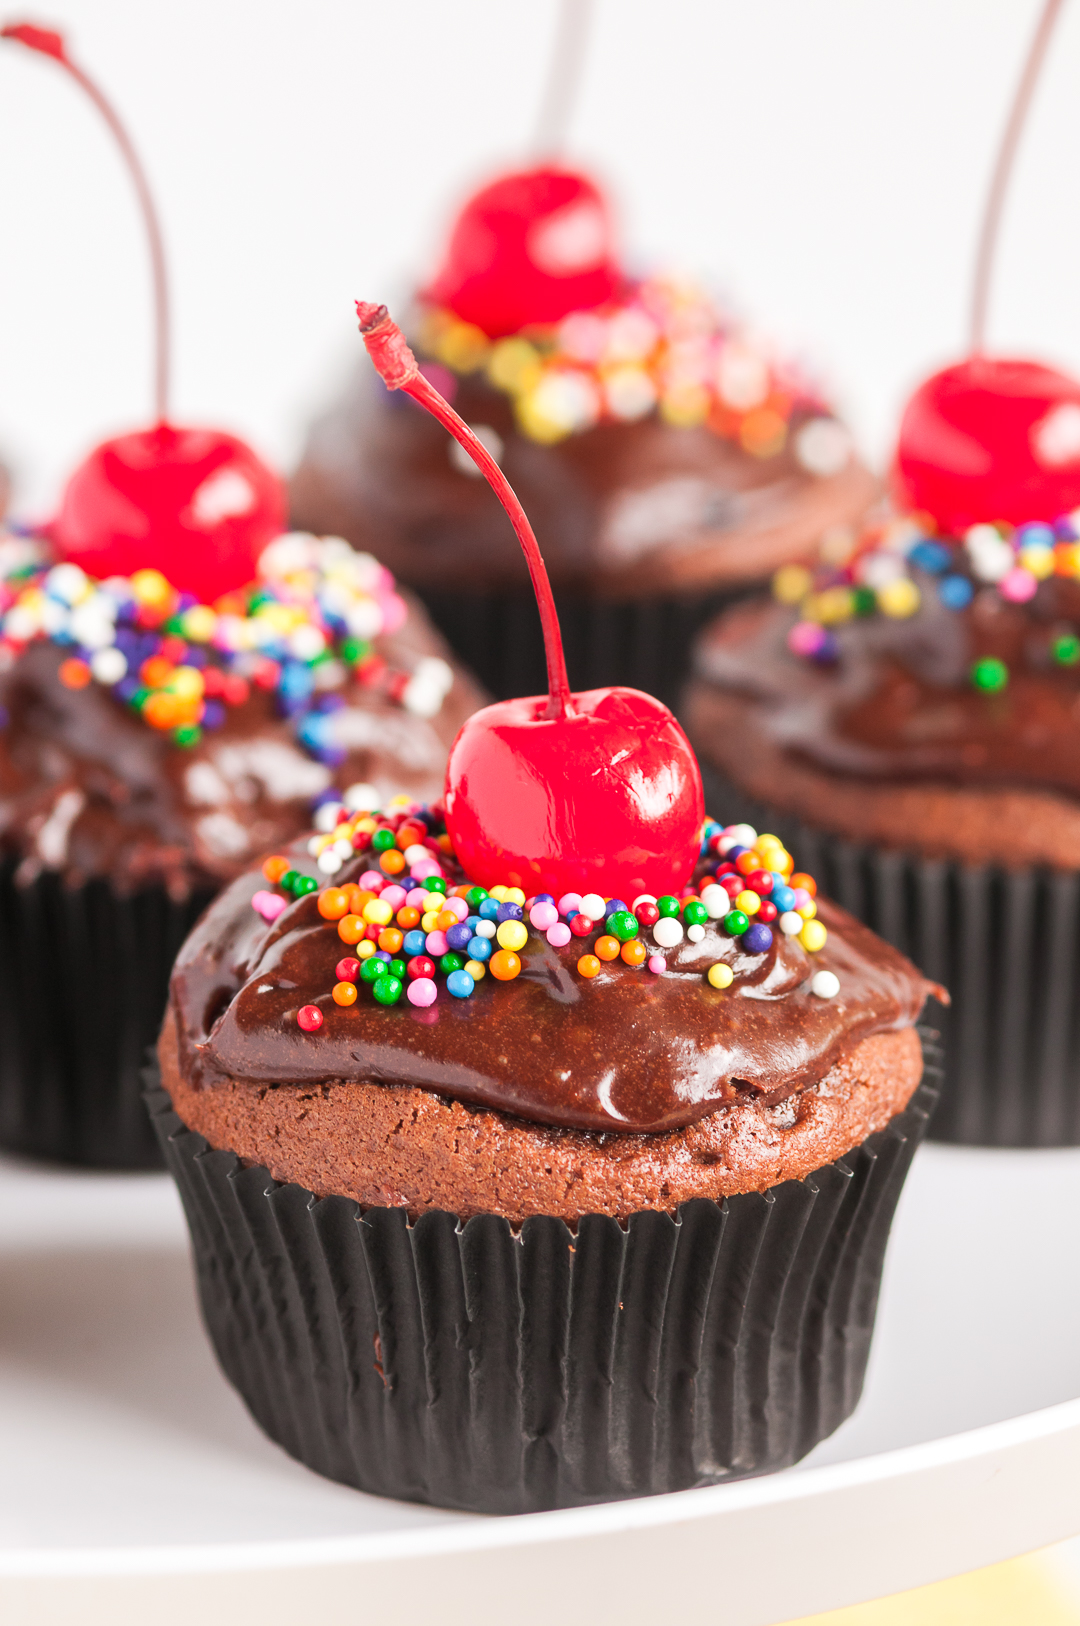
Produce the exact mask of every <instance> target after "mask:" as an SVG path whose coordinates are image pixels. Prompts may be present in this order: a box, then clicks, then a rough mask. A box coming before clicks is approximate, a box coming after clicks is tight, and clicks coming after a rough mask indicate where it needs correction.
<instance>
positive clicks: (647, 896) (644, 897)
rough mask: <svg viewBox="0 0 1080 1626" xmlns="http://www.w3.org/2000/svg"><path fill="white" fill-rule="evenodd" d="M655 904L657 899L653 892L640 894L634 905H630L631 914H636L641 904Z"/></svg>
mask: <svg viewBox="0 0 1080 1626" xmlns="http://www.w3.org/2000/svg"><path fill="white" fill-rule="evenodd" d="M655 902H656V899H655V898H654V897H653V895H652V893H651V892H639V893H638V895H637V897H636V898H635V899H634V901H633V903H632V904H631V905H630V913H631V914H633V913H634V911H635V910H636V909H637V906H638V904H639V903H655Z"/></svg>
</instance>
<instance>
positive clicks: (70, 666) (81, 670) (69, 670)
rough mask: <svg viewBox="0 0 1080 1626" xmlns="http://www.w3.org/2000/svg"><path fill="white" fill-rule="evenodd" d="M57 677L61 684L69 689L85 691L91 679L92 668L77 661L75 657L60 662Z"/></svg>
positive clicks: (83, 662)
mask: <svg viewBox="0 0 1080 1626" xmlns="http://www.w3.org/2000/svg"><path fill="white" fill-rule="evenodd" d="M57 675H58V676H59V678H60V682H61V683H62V684H63V685H64V687H65V688H68V689H85V688H86V685H87V684H88V683H89V682H90V677H91V673H90V668H89V667H88V666H87V664H86V662H85V661H80V660H78V659H76V657H75V656H72V658H71V659H70V660H67V661H61V662H60V670H59V673H58V674H57Z"/></svg>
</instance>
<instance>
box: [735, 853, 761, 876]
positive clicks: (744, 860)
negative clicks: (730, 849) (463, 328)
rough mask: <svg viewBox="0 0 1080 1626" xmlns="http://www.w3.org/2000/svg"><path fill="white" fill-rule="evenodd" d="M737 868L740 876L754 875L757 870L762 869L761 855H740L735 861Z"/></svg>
mask: <svg viewBox="0 0 1080 1626" xmlns="http://www.w3.org/2000/svg"><path fill="white" fill-rule="evenodd" d="M735 868H736V869H737V870H738V872H739V874H740V875H752V874H753V873H754V871H755V870H756V869H760V868H761V854H760V853H740V854H739V856H738V858H736V860H735Z"/></svg>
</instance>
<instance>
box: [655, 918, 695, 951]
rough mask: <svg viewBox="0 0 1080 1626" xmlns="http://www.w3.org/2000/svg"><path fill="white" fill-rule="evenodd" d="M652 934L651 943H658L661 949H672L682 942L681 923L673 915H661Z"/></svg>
mask: <svg viewBox="0 0 1080 1626" xmlns="http://www.w3.org/2000/svg"><path fill="white" fill-rule="evenodd" d="M652 934H653V941H654V942H655V943H659V945H660V947H661V948H674V947H675V946H676V944H678V943H681V942H682V940H683V927H682V921H681V920H676V919H675V916H674V915H661V917H660V919H659V920H658V921H657V922H656V925H655V926H654V927H653V929H652ZM703 935H704V934H703Z"/></svg>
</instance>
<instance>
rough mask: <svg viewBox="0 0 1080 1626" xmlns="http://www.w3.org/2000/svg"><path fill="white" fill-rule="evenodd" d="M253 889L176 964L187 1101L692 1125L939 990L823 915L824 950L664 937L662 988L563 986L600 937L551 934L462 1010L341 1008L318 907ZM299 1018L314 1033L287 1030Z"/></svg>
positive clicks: (847, 1046) (485, 982) (614, 979)
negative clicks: (265, 1101) (398, 1093)
mask: <svg viewBox="0 0 1080 1626" xmlns="http://www.w3.org/2000/svg"><path fill="white" fill-rule="evenodd" d="M729 845H730V843H729ZM740 850H741V849H740ZM276 862H278V863H279V864H280V862H281V861H280V860H279V861H276ZM289 862H290V863H291V864H292V865H293V866H294V869H293V870H292V871H291V872H290V874H291V875H293V876H301V877H303V876H310V877H311V878H312V881H313V882H315V880H316V878H317V877H318V875H319V871H318V869H317V868H316V866H315V863H314V862H313V860H312V858H311V856H310V853H309V852H308V850H307V848H306V846H305V845H304V844H299V843H298V844H297V845H296V846H295V847H293V848H292V849H291V850H290V854H289ZM366 862H367V860H365V859H363V858H360V857H358V858H357V859H355V860H354V861H353V862H352V863H351V864H349V865H347V866H346V867H345V868H344V869H343V870H342V871H341V872H340V874H338V875H335V877H334V883H335V886H336V887H343V888H344V887H347V886H348V884H349V883H350V881H355V880H356V878H357V877H359V875H360V873H361V871H362V870H363V869H364V866H365V863H366ZM715 867H716V865H715V856H713V857H711V858H710V859H709V860H703V863H702V865H701V866H699V869H698V871H697V877H698V884H699V886H700V887H701V890H702V892H704V891H705V887H704V886H703V885H701V883H702V882H704V881H707V880H709V879H710V878H711V873H712V871H713V870H714V869H715ZM728 867H729V868H730V866H728ZM447 868H448V869H452V865H451V864H449V863H448V864H447ZM286 879H288V877H287V878H286ZM299 884H300V885H301V886H303V885H304V884H305V883H304V881H303V880H301V881H300V883H299ZM739 884H741V882H740V883H739ZM265 885H266V882H265V880H264V878H263V877H262V876H260V875H257V874H249V875H246V876H244V877H242V878H241V879H240V880H238V881H236V882H235V883H234V884H233V885H232V886H231V887H230V888H229V889H228V891H227V892H225V893H224V894H223V895H222V896H221V897H220V898H219V899H218V900H217V902H216V903H215V904H214V905H213V906H212V907H211V908H210V910H209V911H208V913H207V914H206V916H205V917H204V919H203V921H202V923H201V924H200V925H199V927H198V928H197V929H196V931H195V932H194V933H193V935H192V936H191V938H190V939H189V940H188V942H187V944H186V945H185V947H184V949H183V950H182V952H181V954H180V957H179V959H178V961H177V965H176V969H175V971H174V974H173V982H172V999H173V1003H174V1005H175V1006H176V1008H177V1013H178V1018H179V1022H178V1027H179V1031H180V1033H181V1035H182V1041H181V1042H182V1045H183V1047H184V1051H185V1054H184V1056H183V1066H184V1071H185V1075H186V1076H187V1077H188V1078H189V1079H190V1080H191V1081H192V1082H193V1083H194V1084H195V1085H196V1087H198V1088H201V1089H213V1087H214V1085H215V1082H217V1081H222V1082H224V1081H225V1080H230V1081H236V1080H240V1081H243V1082H247V1083H250V1084H251V1085H252V1086H254V1087H257V1088H259V1089H262V1088H265V1087H273V1086H274V1085H275V1084H306V1083H312V1084H315V1083H319V1082H325V1081H330V1080H342V1081H348V1080H350V1079H355V1080H359V1081H363V1082H365V1083H371V1082H375V1083H380V1084H384V1085H387V1086H393V1085H412V1086H420V1087H422V1088H424V1089H428V1090H431V1091H433V1092H435V1093H436V1094H440V1095H444V1096H448V1097H451V1098H453V1099H455V1100H458V1101H461V1102H464V1103H467V1104H471V1105H474V1106H477V1107H486V1108H493V1109H496V1110H499V1111H502V1112H505V1113H509V1114H512V1115H515V1116H517V1117H520V1118H523V1119H526V1120H528V1121H532V1122H535V1123H540V1124H548V1125H555V1126H558V1127H562V1128H577V1129H586V1130H593V1131H602V1132H603V1131H609V1132H610V1131H615V1132H619V1133H624V1134H626V1133H638V1134H640V1133H647V1132H656V1131H662V1130H669V1129H675V1128H678V1127H680V1126H682V1125H686V1124H689V1123H692V1122H694V1121H695V1120H697V1119H699V1118H702V1117H704V1116H706V1115H707V1114H709V1113H712V1112H714V1111H716V1110H717V1109H718V1108H720V1107H722V1106H724V1105H725V1104H726V1103H730V1102H732V1101H734V1100H735V1099H736V1098H737V1097H738V1095H739V1094H740V1092H746V1091H750V1092H753V1093H754V1094H755V1095H756V1096H758V1097H760V1098H763V1099H764V1100H765V1101H766V1102H768V1103H770V1104H773V1103H777V1102H779V1101H782V1100H784V1099H785V1098H787V1097H789V1096H792V1095H794V1094H796V1093H797V1092H799V1091H801V1090H805V1089H808V1088H810V1087H812V1086H813V1085H815V1084H817V1083H818V1082H819V1081H820V1080H821V1079H822V1078H824V1076H825V1075H826V1073H828V1072H829V1070H830V1068H832V1067H833V1066H834V1065H835V1064H836V1063H837V1062H838V1061H839V1060H841V1059H842V1058H843V1057H844V1056H845V1055H846V1054H847V1053H849V1052H850V1051H851V1050H852V1049H854V1047H855V1046H856V1045H858V1044H859V1043H860V1042H861V1041H862V1040H863V1039H865V1038H867V1037H868V1036H869V1035H871V1034H873V1033H879V1032H888V1031H896V1030H898V1029H901V1028H904V1027H908V1026H910V1025H911V1024H912V1023H913V1022H914V1021H915V1020H916V1018H917V1016H918V1014H919V1011H920V1010H921V1008H922V1005H923V1003H924V1001H925V999H926V997H927V995H928V994H930V993H933V992H938V993H940V992H941V991H940V990H936V989H934V988H933V987H932V986H931V985H930V984H929V983H927V982H926V981H924V979H923V978H922V977H921V976H920V975H919V974H918V972H916V971H915V969H914V967H912V966H911V965H910V964H909V963H908V962H907V961H906V960H905V959H904V958H903V956H901V955H900V954H899V953H898V952H897V951H896V950H894V949H892V948H890V947H889V946H888V945H887V944H885V943H883V942H882V941H881V940H880V939H878V938H877V937H875V936H874V935H873V933H871V932H870V931H868V930H867V929H866V928H865V927H863V926H861V925H859V924H858V923H857V922H855V921H854V920H853V919H851V918H850V917H849V916H848V915H846V914H845V913H844V912H843V911H842V910H840V909H839V908H837V907H836V906H834V905H832V904H828V903H826V902H824V901H823V902H822V903H821V905H820V909H819V911H818V916H817V918H818V920H819V921H820V922H821V923H822V924H821V926H820V927H819V929H818V932H817V935H816V937H815V938H813V939H810V940H811V941H815V942H818V941H821V940H823V939H824V940H825V941H824V942H823V946H821V947H820V948H819V949H818V950H817V951H816V952H809V951H808V950H807V948H806V947H804V945H803V943H802V941H800V939H799V938H798V937H797V936H794V935H790V929H789V928H788V927H787V926H785V928H784V929H783V930H777V931H776V932H772V933H769V932H766V933H765V935H766V936H767V937H769V938H770V944H769V947H768V948H767V950H765V951H764V952H757V953H753V952H748V951H747V950H746V949H745V947H744V945H745V943H746V937H745V935H739V933H740V932H741V933H743V934H745V930H746V920H745V917H743V918H742V924H741V926H738V925H736V926H734V927H733V926H732V925H731V922H733V921H734V918H735V917H734V916H732V915H731V914H729V915H727V916H726V917H725V919H723V920H720V919H715V918H709V919H708V920H707V922H706V923H705V924H704V925H703V929H702V930H701V932H700V935H699V936H698V941H692V940H690V934H689V933H687V934H685V935H684V934H682V933H680V939H681V940H680V941H679V942H678V943H676V944H674V945H672V946H671V947H667V948H665V949H664V955H665V960H664V962H663V969H662V972H661V973H660V974H653V973H652V972H651V971H650V970H649V969H646V967H645V966H644V965H643V964H640V965H637V966H635V965H633V964H631V963H624V958H619V957H616V958H611V959H609V960H607V961H605V962H597V963H598V965H599V970H598V971H596V972H594V973H593V974H591V975H583V974H579V969H578V965H579V960H580V958H581V956H582V955H587V954H589V953H590V951H591V950H592V949H594V948H599V949H600V950H601V952H603V949H602V944H601V941H600V940H601V937H602V934H603V932H604V924H603V923H598V924H596V925H595V926H594V927H593V928H592V929H591V930H590V931H589V932H588V934H587V935H577V936H570V935H569V933H567V934H565V935H566V936H567V937H568V938H569V941H568V942H566V943H563V944H562V945H561V946H555V945H554V944H553V943H552V942H551V941H549V940H548V938H547V936H546V934H545V933H544V932H542V931H540V932H533V933H531V934H529V937H528V941H527V942H526V943H525V944H524V945H522V946H521V947H520V949H519V955H520V962H521V966H520V973H519V974H516V975H514V976H513V979H512V980H509V981H500V980H497V979H496V978H495V977H493V976H484V977H483V979H482V980H478V981H477V983H476V985H475V989H474V990H473V991H472V992H471V996H470V997H466V998H449V999H442V998H440V999H439V1000H438V1001H437V1002H436V1003H432V1004H429V1005H427V1006H425V1007H421V1008H418V1007H417V1006H414V1005H411V1004H408V1003H404V1002H402V1003H394V1004H392V1005H389V1006H387V1005H383V1004H380V1003H379V1002H378V1000H377V999H372V997H371V991H370V988H365V987H364V985H363V982H361V983H360V989H359V998H358V999H356V1001H355V1002H354V1003H350V1004H348V1005H342V1004H339V1003H337V1002H336V999H335V998H334V997H332V996H331V989H332V988H333V987H334V984H335V977H336V976H337V974H338V972H339V971H340V962H341V961H342V954H343V952H348V951H347V950H343V940H342V937H341V936H339V932H338V930H337V929H336V927H337V922H335V921H334V920H332V919H331V920H328V919H326V918H325V917H324V915H323V914H322V913H321V912H320V907H319V896H321V894H320V895H317V894H316V893H315V892H314V890H312V891H311V892H308V893H306V894H303V895H301V896H298V897H295V898H294V900H293V901H292V902H285V901H284V900H282V903H283V907H282V908H281V912H280V913H278V914H277V915H276V918H274V919H272V920H270V921H268V920H267V919H265V918H264V917H263V913H262V911H263V910H267V904H266V898H267V894H266V893H265V891H264V888H265ZM253 900H255V907H254V908H253V907H252V902H253ZM661 901H663V900H661ZM470 907H471V906H470ZM267 912H268V913H269V912H271V911H269V910H267ZM773 912H774V914H775V910H774V911H773ZM697 913H698V914H703V913H704V910H701V909H699V910H698V911H697ZM683 914H684V917H685V914H686V910H685V909H684V911H683ZM796 924H801V922H796ZM759 930H760V928H759ZM399 935H400V934H399ZM658 935H660V940H661V941H663V940H664V936H663V934H658ZM694 935H698V934H697V933H696V932H695V933H694ZM666 936H667V938H668V939H670V938H671V937H672V936H674V933H673V932H671V931H669V932H668V933H667V934H666ZM345 941H346V942H349V941H355V938H350V937H346V939H345ZM608 941H609V943H610V942H612V941H614V940H613V939H611V938H610V937H609V938H608ZM352 964H353V966H354V967H355V966H356V962H355V961H354V962H352ZM718 964H722V965H723V966H725V967H726V968H728V970H729V971H730V974H731V980H730V982H729V983H728V985H727V986H725V987H717V986H714V985H713V984H711V983H710V981H709V980H708V977H707V973H708V972H709V969H710V967H715V966H717V965H718ZM432 970H434V968H433V967H432ZM822 973H824V974H830V973H831V978H830V977H829V976H828V975H826V976H825V977H824V978H823V977H822ZM352 975H353V976H355V975H356V971H355V970H354V971H353V972H352ZM723 975H724V976H726V975H727V972H726V971H725V972H724V973H723ZM815 983H816V986H817V988H818V989H819V990H821V991H820V992H814V985H815ZM339 986H340V985H339ZM830 993H831V997H830ZM823 994H824V996H825V997H823ZM942 997H944V996H942ZM310 1001H314V1002H315V1015H314V1017H312V1016H311V1015H310V1012H311V1005H310V1004H309V1002H310ZM305 1012H306V1013H308V1016H307V1019H308V1020H309V1021H313V1022H315V1023H317V1026H316V1027H315V1028H314V1030H311V1029H309V1030H307V1031H305V1029H304V1027H303V1026H302V1025H301V1021H302V1020H303V1019H304V1018H305ZM298 1016H299V1018H300V1019H301V1021H298Z"/></svg>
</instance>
